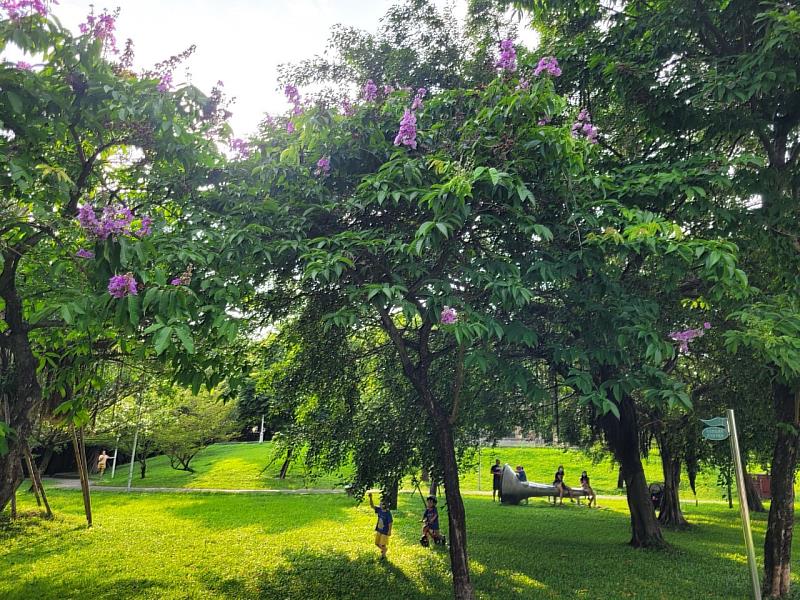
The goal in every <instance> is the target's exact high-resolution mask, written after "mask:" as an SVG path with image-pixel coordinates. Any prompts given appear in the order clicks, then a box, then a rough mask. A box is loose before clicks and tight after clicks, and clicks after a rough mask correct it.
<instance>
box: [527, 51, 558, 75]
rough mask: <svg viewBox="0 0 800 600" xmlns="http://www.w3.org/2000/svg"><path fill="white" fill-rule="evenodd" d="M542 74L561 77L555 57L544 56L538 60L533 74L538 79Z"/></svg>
mask: <svg viewBox="0 0 800 600" xmlns="http://www.w3.org/2000/svg"><path fill="white" fill-rule="evenodd" d="M542 73H547V74H549V75H552V76H553V77H558V76H560V75H561V67H559V66H558V61H557V60H556V57H555V56H545V57H544V58H540V59H539V64H537V65H536V69H535V70H534V71H533V74H534V76H536V77H538V76H539V75H541V74H542Z"/></svg>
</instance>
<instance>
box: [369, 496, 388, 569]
mask: <svg viewBox="0 0 800 600" xmlns="http://www.w3.org/2000/svg"><path fill="white" fill-rule="evenodd" d="M369 505H370V507H371V508H372V510H374V511H375V514H376V515H378V522H377V523H376V524H375V545H376V546H377V547H378V548H380V550H381V558H382V559H383V558H386V551H387V550H388V549H389V536H390V535H392V520H393V519H392V513H391V512H389V506H388V504H386V500H381V503H380V505H379V506H375V503H374V502H373V501H372V493H371V492H370V494H369Z"/></svg>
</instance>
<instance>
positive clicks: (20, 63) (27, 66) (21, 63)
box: [17, 60, 33, 71]
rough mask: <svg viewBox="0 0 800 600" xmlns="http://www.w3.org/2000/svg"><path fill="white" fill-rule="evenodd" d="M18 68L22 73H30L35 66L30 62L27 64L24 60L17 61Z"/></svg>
mask: <svg viewBox="0 0 800 600" xmlns="http://www.w3.org/2000/svg"><path fill="white" fill-rule="evenodd" d="M17 68H18V69H19V70H20V71H30V70H31V69H33V65H32V64H31V63H29V62H25V61H24V60H20V61H17Z"/></svg>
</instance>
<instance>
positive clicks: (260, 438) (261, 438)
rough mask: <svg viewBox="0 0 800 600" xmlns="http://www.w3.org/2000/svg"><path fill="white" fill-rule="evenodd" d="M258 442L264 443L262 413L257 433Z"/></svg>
mask: <svg viewBox="0 0 800 600" xmlns="http://www.w3.org/2000/svg"><path fill="white" fill-rule="evenodd" d="M258 443H259V444H263V443H264V415H261V432H260V433H259V434H258Z"/></svg>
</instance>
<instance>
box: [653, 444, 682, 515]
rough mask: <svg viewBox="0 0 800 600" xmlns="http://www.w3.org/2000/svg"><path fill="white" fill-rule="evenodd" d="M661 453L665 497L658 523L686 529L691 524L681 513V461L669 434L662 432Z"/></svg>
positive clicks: (660, 507)
mask: <svg viewBox="0 0 800 600" xmlns="http://www.w3.org/2000/svg"><path fill="white" fill-rule="evenodd" d="M656 439H657V440H658V446H659V449H660V452H661V468H662V470H663V472H664V495H663V496H662V497H661V505H660V506H659V511H658V522H659V523H661V525H663V526H664V527H671V528H674V529H685V528H686V527H688V526H689V522H688V521H687V520H686V518H685V517H684V516H683V512H682V511H681V501H680V497H679V491H678V490H679V486H680V482H681V461H680V459H679V458H678V457H677V456H676V454H675V452H674V449H673V448H672V447H671V445H670V440H669V434H667V433H664V432H661V433H658V434H657V436H656Z"/></svg>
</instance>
